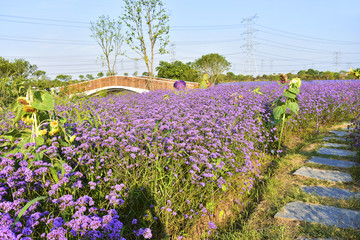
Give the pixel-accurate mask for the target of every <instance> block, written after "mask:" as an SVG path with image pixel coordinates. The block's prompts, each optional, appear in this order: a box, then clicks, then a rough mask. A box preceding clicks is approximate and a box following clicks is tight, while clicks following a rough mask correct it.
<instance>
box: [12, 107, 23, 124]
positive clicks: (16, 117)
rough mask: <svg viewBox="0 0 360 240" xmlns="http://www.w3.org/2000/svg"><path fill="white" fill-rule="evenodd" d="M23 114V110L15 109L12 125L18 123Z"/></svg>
mask: <svg viewBox="0 0 360 240" xmlns="http://www.w3.org/2000/svg"><path fill="white" fill-rule="evenodd" d="M24 113H25V112H24V111H23V108H16V113H15V118H13V124H15V123H17V122H18V121H20V119H21V118H22V117H23V115H24Z"/></svg>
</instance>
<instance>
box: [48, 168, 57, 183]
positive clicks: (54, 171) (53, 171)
mask: <svg viewBox="0 0 360 240" xmlns="http://www.w3.org/2000/svg"><path fill="white" fill-rule="evenodd" d="M49 169H50V173H51V176H52V177H53V179H54V180H55V182H56V183H59V177H58V171H57V170H56V169H55V168H54V167H49Z"/></svg>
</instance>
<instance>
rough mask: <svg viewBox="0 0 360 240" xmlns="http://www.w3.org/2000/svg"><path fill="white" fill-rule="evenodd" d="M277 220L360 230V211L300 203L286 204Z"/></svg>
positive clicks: (276, 216)
mask: <svg viewBox="0 0 360 240" xmlns="http://www.w3.org/2000/svg"><path fill="white" fill-rule="evenodd" d="M275 218H285V219H289V220H300V221H307V222H312V223H318V224H324V225H327V226H336V227H339V228H357V229H359V228H360V211H356V210H349V209H344V208H337V207H332V206H324V205H319V204H310V203H304V202H300V201H296V202H291V203H288V204H286V205H285V206H284V208H283V209H282V210H281V211H280V212H278V213H276V215H275Z"/></svg>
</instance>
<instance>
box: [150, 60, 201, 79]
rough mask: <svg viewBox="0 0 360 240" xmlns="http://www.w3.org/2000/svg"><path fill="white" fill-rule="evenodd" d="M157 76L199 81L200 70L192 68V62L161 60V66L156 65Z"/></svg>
mask: <svg viewBox="0 0 360 240" xmlns="http://www.w3.org/2000/svg"><path fill="white" fill-rule="evenodd" d="M156 71H157V72H158V74H157V76H158V77H160V78H169V79H177V80H184V81H191V82H197V81H199V74H198V72H197V71H196V70H195V69H194V68H192V63H190V62H189V63H183V62H181V61H175V62H172V63H169V62H165V61H160V63H159V66H158V67H156Z"/></svg>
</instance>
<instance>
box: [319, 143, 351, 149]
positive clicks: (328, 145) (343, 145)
mask: <svg viewBox="0 0 360 240" xmlns="http://www.w3.org/2000/svg"><path fill="white" fill-rule="evenodd" d="M324 146H325V147H333V148H341V147H349V145H347V144H340V143H324Z"/></svg>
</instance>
